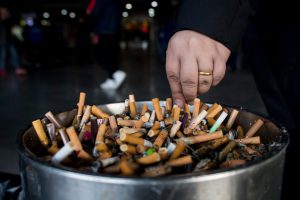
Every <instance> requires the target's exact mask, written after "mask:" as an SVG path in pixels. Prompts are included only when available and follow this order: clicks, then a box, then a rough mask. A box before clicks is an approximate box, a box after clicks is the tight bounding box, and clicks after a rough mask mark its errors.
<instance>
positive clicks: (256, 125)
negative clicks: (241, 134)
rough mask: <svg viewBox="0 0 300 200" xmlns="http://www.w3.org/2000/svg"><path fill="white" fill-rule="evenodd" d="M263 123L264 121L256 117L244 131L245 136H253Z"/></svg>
mask: <svg viewBox="0 0 300 200" xmlns="http://www.w3.org/2000/svg"><path fill="white" fill-rule="evenodd" d="M263 124H264V122H263V121H262V120H261V119H258V120H257V121H256V122H255V123H254V124H253V125H252V126H251V128H250V129H249V130H248V132H247V133H246V138H248V137H252V136H254V135H255V133H256V132H257V131H258V130H259V129H260V127H262V125H263Z"/></svg>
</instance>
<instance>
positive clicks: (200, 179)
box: [17, 102, 289, 200]
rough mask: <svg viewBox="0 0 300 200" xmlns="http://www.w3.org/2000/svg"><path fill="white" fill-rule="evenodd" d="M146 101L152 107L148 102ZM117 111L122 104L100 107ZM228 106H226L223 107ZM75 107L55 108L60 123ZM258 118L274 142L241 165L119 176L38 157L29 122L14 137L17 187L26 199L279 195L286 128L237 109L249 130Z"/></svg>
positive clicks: (252, 199)
mask: <svg viewBox="0 0 300 200" xmlns="http://www.w3.org/2000/svg"><path fill="white" fill-rule="evenodd" d="M142 103H148V105H149V107H150V109H152V103H151V102H138V107H139V106H141V104H142ZM99 107H101V108H102V109H104V110H105V111H107V112H109V113H112V114H117V113H120V112H121V111H122V110H123V109H124V105H123V103H116V104H107V105H103V106H99ZM228 109H229V110H230V109H231V108H230V107H228ZM75 113H76V110H72V111H69V112H64V113H60V114H58V115H56V116H57V118H58V119H59V120H60V121H61V122H62V124H63V125H67V124H70V122H71V120H72V119H73V117H74V116H75ZM257 118H263V119H264V120H265V124H264V126H263V127H262V128H261V130H260V131H259V134H260V136H261V139H262V141H263V142H272V141H274V142H276V143H274V144H275V145H274V146H273V148H272V151H271V152H269V153H267V154H265V155H264V156H263V157H262V158H260V159H258V160H256V161H253V162H248V163H247V164H246V165H245V166H241V167H235V168H231V169H226V170H225V169H218V170H211V171H207V172H205V173H198V174H197V173H190V174H182V175H171V176H166V177H158V178H141V177H135V178H133V177H121V176H112V175H99V174H88V173H83V172H79V171H75V170H74V169H71V168H67V167H57V166H55V165H52V164H50V163H47V162H44V161H42V160H40V159H39V158H37V155H38V154H39V152H38V151H37V150H38V149H39V145H40V144H39V141H38V139H37V137H36V134H35V132H34V130H33V128H32V127H29V128H27V129H26V130H25V131H24V132H23V133H21V134H20V135H19V137H18V141H17V143H18V151H19V157H20V171H21V177H22V186H23V189H24V190H25V196H26V199H28V200H38V199H39V200H40V199H43V200H74V199H87V200H101V199H103V200H117V199H122V200H132V199H142V200H153V199H164V200H167V199H170V200H171V199H172V200H177V199H178V200H219V199H220V200H221V199H222V200H241V199H242V200H259V199H261V200H269V199H270V200H279V199H280V193H281V183H282V176H283V169H284V160H285V152H286V148H287V145H288V140H289V137H288V133H287V132H286V131H285V130H284V128H283V127H279V126H278V125H276V124H275V123H273V122H271V121H269V120H267V119H266V118H264V117H262V116H258V115H256V114H254V113H251V112H248V111H246V110H244V109H242V110H241V111H240V114H239V115H238V118H237V123H238V124H241V125H242V126H243V127H245V128H246V129H248V128H249V127H250V122H253V121H254V120H255V119H257Z"/></svg>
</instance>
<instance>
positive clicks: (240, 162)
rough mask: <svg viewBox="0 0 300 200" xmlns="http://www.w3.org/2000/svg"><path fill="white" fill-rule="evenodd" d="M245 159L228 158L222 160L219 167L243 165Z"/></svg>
mask: <svg viewBox="0 0 300 200" xmlns="http://www.w3.org/2000/svg"><path fill="white" fill-rule="evenodd" d="M245 163H246V161H245V160H241V159H236V160H228V161H225V162H223V163H222V164H221V165H220V167H221V168H229V167H236V166H238V165H243V164H245Z"/></svg>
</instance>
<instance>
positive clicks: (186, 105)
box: [184, 103, 191, 119]
mask: <svg viewBox="0 0 300 200" xmlns="http://www.w3.org/2000/svg"><path fill="white" fill-rule="evenodd" d="M184 112H186V113H187V114H188V118H189V119H190V118H191V110H190V106H189V104H187V103H185V104H184Z"/></svg>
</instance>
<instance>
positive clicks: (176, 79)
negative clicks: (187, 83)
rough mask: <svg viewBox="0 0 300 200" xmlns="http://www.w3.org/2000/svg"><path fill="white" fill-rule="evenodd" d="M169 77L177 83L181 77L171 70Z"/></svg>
mask: <svg viewBox="0 0 300 200" xmlns="http://www.w3.org/2000/svg"><path fill="white" fill-rule="evenodd" d="M167 77H168V79H169V80H170V81H173V82H176V83H178V82H180V80H179V77H178V76H177V74H176V73H174V72H170V71H169V72H167Z"/></svg>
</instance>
